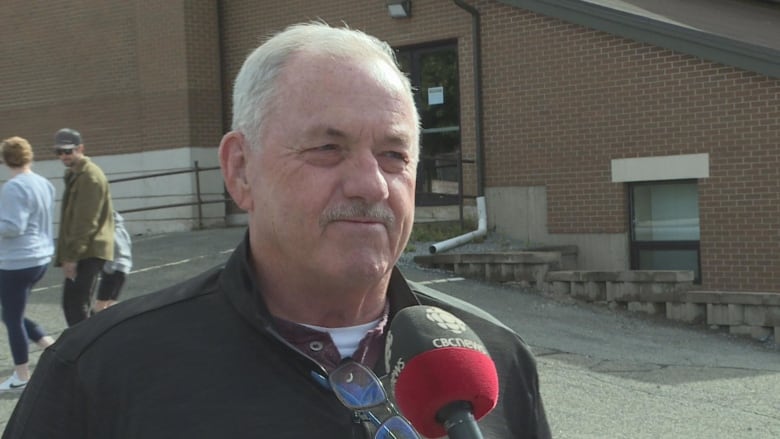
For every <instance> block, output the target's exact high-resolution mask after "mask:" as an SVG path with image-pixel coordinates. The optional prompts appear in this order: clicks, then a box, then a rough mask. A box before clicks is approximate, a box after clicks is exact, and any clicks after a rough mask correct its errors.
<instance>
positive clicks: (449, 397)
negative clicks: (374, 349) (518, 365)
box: [385, 306, 498, 437]
mask: <svg viewBox="0 0 780 439" xmlns="http://www.w3.org/2000/svg"><path fill="white" fill-rule="evenodd" d="M385 359H386V361H387V364H386V365H385V366H386V367H387V370H388V371H389V373H390V387H391V390H392V392H393V396H394V397H395V401H396V404H397V405H398V408H399V409H400V410H401V413H402V414H403V415H404V416H406V418H407V419H409V422H411V423H412V425H413V426H414V427H415V428H416V429H417V431H419V432H420V433H421V434H422V435H423V436H426V437H440V436H444V435H446V431H445V428H444V426H443V425H442V423H441V420H440V419H437V416H436V415H437V413H438V412H439V411H440V410H441V409H442V408H443V407H445V406H447V405H448V404H450V403H453V402H457V401H467V402H469V403H470V404H471V405H472V407H473V414H474V418H475V419H477V420H479V419H480V418H482V417H483V416H485V415H486V414H487V413H488V412H490V411H491V410H492V409H493V408H494V407H495V405H496V402H497V401H498V375H497V373H496V366H495V364H494V363H493V360H492V359H491V358H490V355H489V354H488V352H487V349H485V346H484V345H483V344H482V340H480V339H479V337H478V336H477V335H476V334H475V333H474V331H473V330H471V328H469V327H468V326H467V325H466V324H465V323H464V322H463V321H462V320H460V319H459V318H457V317H455V316H454V315H452V314H451V313H449V312H447V311H444V310H443V309H441V308H437V307H433V306H412V307H408V308H404V309H402V310H401V311H399V312H398V314H397V315H396V316H395V317H394V318H393V320H392V322H391V323H390V329H389V331H388V334H387V344H386V345H385Z"/></svg>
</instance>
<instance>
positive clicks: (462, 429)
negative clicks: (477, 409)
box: [436, 401, 483, 439]
mask: <svg viewBox="0 0 780 439" xmlns="http://www.w3.org/2000/svg"><path fill="white" fill-rule="evenodd" d="M436 418H437V420H439V422H441V423H442V424H443V425H444V429H445V430H447V436H448V437H449V438H450V439H483V437H482V431H481V430H480V429H479V425H477V420H476V419H474V413H473V409H472V407H471V404H470V403H469V402H468V401H456V402H453V403H450V404H447V405H446V406H444V407H443V408H442V409H441V410H439V412H438V413H436Z"/></svg>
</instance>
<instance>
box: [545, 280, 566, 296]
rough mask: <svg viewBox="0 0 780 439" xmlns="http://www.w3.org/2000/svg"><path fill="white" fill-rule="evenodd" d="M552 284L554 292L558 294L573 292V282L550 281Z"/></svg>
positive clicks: (549, 283)
mask: <svg viewBox="0 0 780 439" xmlns="http://www.w3.org/2000/svg"><path fill="white" fill-rule="evenodd" d="M548 285H552V292H553V293H556V294H566V295H569V294H571V282H557V281H556V282H548Z"/></svg>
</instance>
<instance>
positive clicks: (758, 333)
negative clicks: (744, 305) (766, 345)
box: [750, 326, 774, 341]
mask: <svg viewBox="0 0 780 439" xmlns="http://www.w3.org/2000/svg"><path fill="white" fill-rule="evenodd" d="M773 329H774V328H771V327H768V326H751V327H750V336H751V337H753V338H754V339H756V340H761V341H763V340H766V339H767V338H769V336H770V335H772V330H773Z"/></svg>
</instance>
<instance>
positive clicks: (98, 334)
mask: <svg viewBox="0 0 780 439" xmlns="http://www.w3.org/2000/svg"><path fill="white" fill-rule="evenodd" d="M248 252H249V248H248V243H247V241H246V240H245V241H244V242H243V243H242V244H241V245H240V246H239V247H238V248H237V250H236V251H235V252H234V253H233V255H232V256H231V257H230V259H229V260H228V262H227V263H226V265H225V266H224V268H223V267H220V268H216V269H214V270H211V271H209V272H206V273H204V274H201V275H200V276H197V277H195V278H193V279H190V280H187V281H185V282H183V283H181V284H178V285H175V286H173V287H170V288H166V289H165V290H162V291H160V292H157V293H153V294H149V295H146V296H142V297H139V298H136V299H132V300H128V301H126V302H124V303H121V304H119V305H117V306H115V307H111V308H109V309H107V310H106V311H103V312H101V313H99V314H98V315H96V316H94V317H92V318H90V319H88V320H86V321H84V322H82V323H80V324H78V325H75V326H73V327H72V328H69V329H67V330H66V331H65V332H64V333H63V334H62V336H61V337H60V338H59V340H57V343H56V344H55V345H53V346H52V347H50V348H49V349H47V350H46V351H45V352H44V354H43V355H42V356H41V359H40V361H39V363H38V366H37V367H36V369H35V373H34V374H33V378H32V379H31V380H30V383H29V384H28V385H27V388H26V389H25V391H24V393H23V394H22V396H21V398H20V400H19V403H18V404H17V406H16V409H15V411H14V413H13V415H12V417H11V419H10V421H9V422H8V425H7V427H6V429H5V432H4V434H3V438H7V439H11V438H14V439H15V438H30V439H31V438H35V439H57V438H68V439H90V438H97V439H107V438H134V439H155V438H186V439H197V438H219V439H221V438H231V439H242V438H252V439H256V438H274V439H285V438H289V439H308V438H328V439H330V438H332V439H348V438H353V437H360V435H361V434H362V433H359V432H358V429H357V427H356V424H354V423H353V421H352V413H351V412H350V411H349V410H348V409H346V408H345V407H344V406H342V405H341V404H340V403H339V401H338V400H337V399H336V397H335V396H334V395H333V394H332V393H331V392H330V391H328V390H326V389H325V388H323V387H322V386H321V385H320V384H317V383H316V382H315V380H314V379H313V378H312V372H315V373H319V374H321V375H324V371H323V370H322V368H321V367H320V366H319V365H318V364H316V363H314V362H313V361H312V360H310V359H309V358H308V357H307V356H305V355H303V354H302V353H301V352H299V351H298V350H296V349H294V348H292V347H291V346H290V345H289V344H288V343H287V342H285V341H284V340H283V339H282V338H281V337H280V336H278V335H277V334H276V332H275V331H274V329H273V327H272V324H271V323H270V322H271V318H270V315H269V314H268V311H267V309H266V307H265V304H264V303H263V301H262V300H261V296H260V294H258V292H257V290H256V286H255V282H254V281H253V275H252V274H251V273H252V271H251V269H250V267H249V265H248V263H247V261H248V257H247V256H248ZM426 290H427V292H425V293H423V292H421V291H414V292H413V291H412V289H411V288H410V287H409V285H408V284H407V282H406V281H405V280H404V279H403V277H402V276H401V274H400V272H398V271H397V270H396V271H395V273H394V275H393V279H392V281H391V284H390V288H389V291H390V299H391V300H390V313H391V317H390V318H392V315H393V313H394V312H396V311H397V310H398V309H401V308H403V307H406V306H409V305H415V304H418V303H422V304H430V305H434V306H439V307H441V308H443V309H446V310H448V311H450V312H452V313H453V314H455V315H457V316H459V317H460V318H461V319H463V320H464V321H465V322H466V324H468V325H469V326H470V327H471V328H472V329H473V330H474V331H475V332H476V333H477V334H478V335H479V336H480V338H481V339H482V341H483V342H484V343H485V345H486V347H487V348H488V350H489V351H490V353H491V356H492V358H493V359H494V361H495V362H496V366H497V369H498V373H499V380H500V398H499V403H498V406H497V407H496V408H495V409H494V410H493V411H492V412H491V413H490V414H488V415H487V416H486V417H485V418H483V420H481V421H480V426H481V429H482V431H483V433H484V437H485V438H547V437H550V432H549V427H548V425H547V420H546V418H545V413H544V408H543V405H542V400H541V397H540V394H539V386H538V385H539V383H538V377H537V371H536V365H535V362H534V359H533V357H532V355H531V353H530V352H529V350H528V348H527V347H526V345H525V344H524V343H523V342H522V340H521V339H520V337H518V335H517V334H515V333H514V332H513V331H511V330H510V329H508V328H506V327H505V326H503V325H501V324H500V323H499V322H497V321H495V319H493V318H492V317H490V316H489V315H487V314H486V313H484V312H483V311H480V310H479V309H477V308H475V307H473V306H470V305H468V304H465V303H463V302H461V301H458V300H457V299H454V298H450V297H449V296H445V295H443V294H441V293H438V292H435V291H432V290H429V289H426ZM456 302H457V303H456ZM383 369H384V361H378V362H377V365H376V366H375V370H376V371H377V372H378V374H380V375H382V374H383V373H384V370H383ZM359 431H361V432H362V431H363V430H362V429H361V430H359Z"/></svg>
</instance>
